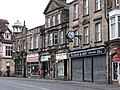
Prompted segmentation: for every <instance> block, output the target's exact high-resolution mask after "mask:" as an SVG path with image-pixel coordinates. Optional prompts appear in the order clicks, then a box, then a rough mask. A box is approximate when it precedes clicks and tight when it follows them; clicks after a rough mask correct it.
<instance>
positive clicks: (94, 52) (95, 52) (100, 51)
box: [70, 47, 105, 58]
mask: <svg viewBox="0 0 120 90" xmlns="http://www.w3.org/2000/svg"><path fill="white" fill-rule="evenodd" d="M101 54H105V48H104V47H103V48H96V49H89V50H82V51H76V52H71V53H70V56H71V57H72V58H74V57H85V56H93V55H101Z"/></svg>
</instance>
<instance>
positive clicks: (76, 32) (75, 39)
mask: <svg viewBox="0 0 120 90" xmlns="http://www.w3.org/2000/svg"><path fill="white" fill-rule="evenodd" d="M74 33H75V35H79V32H78V29H76V30H74ZM74 46H79V38H78V37H75V38H74Z"/></svg>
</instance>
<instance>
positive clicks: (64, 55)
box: [56, 53, 67, 60]
mask: <svg viewBox="0 0 120 90" xmlns="http://www.w3.org/2000/svg"><path fill="white" fill-rule="evenodd" d="M63 59H67V53H59V54H56V60H63Z"/></svg>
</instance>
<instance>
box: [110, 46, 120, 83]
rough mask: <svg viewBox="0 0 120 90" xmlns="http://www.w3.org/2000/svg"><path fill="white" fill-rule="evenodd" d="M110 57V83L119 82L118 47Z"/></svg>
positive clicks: (119, 58) (119, 49) (119, 55)
mask: <svg viewBox="0 0 120 90" xmlns="http://www.w3.org/2000/svg"><path fill="white" fill-rule="evenodd" d="M116 51H117V53H116V54H115V55H114V56H113V58H112V83H113V84H120V48H117V50H116Z"/></svg>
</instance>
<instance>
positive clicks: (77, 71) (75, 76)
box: [72, 58, 83, 81]
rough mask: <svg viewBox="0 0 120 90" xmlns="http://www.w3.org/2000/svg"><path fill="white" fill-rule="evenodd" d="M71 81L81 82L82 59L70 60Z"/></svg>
mask: <svg viewBox="0 0 120 90" xmlns="http://www.w3.org/2000/svg"><path fill="white" fill-rule="evenodd" d="M72 80H73V81H83V59H80V58H78V59H72Z"/></svg>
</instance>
